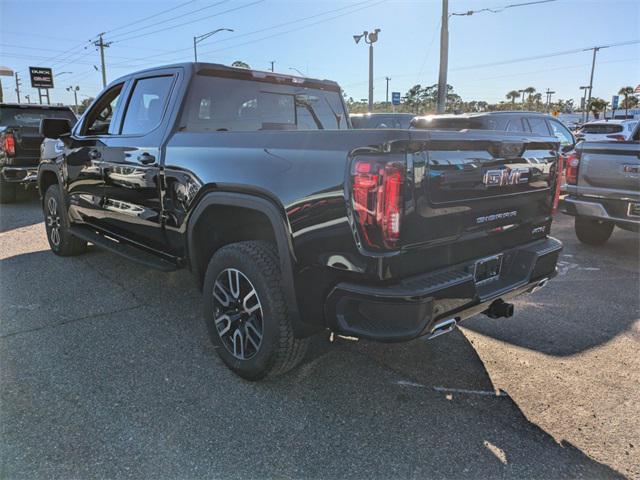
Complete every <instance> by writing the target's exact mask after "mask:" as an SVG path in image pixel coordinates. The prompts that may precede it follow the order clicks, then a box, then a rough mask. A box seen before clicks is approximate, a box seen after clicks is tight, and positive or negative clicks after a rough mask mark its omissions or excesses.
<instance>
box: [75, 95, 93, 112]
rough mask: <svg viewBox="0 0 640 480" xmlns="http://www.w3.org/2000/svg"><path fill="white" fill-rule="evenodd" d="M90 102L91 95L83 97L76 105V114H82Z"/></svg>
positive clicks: (91, 100)
mask: <svg viewBox="0 0 640 480" xmlns="http://www.w3.org/2000/svg"><path fill="white" fill-rule="evenodd" d="M91 102H93V97H87V98H83V99H82V100H81V101H80V105H78V114H79V115H82V114H83V113H84V111H85V110H86V109H87V108H89V105H91Z"/></svg>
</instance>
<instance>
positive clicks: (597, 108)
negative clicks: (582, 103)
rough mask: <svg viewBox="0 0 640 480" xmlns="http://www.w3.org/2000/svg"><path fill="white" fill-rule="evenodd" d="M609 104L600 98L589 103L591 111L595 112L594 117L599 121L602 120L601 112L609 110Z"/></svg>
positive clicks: (594, 98) (595, 98)
mask: <svg viewBox="0 0 640 480" xmlns="http://www.w3.org/2000/svg"><path fill="white" fill-rule="evenodd" d="M608 104H609V102H607V101H606V100H603V99H601V98H598V97H593V98H592V99H591V102H590V103H589V110H591V111H592V112H593V116H594V117H595V118H596V119H598V118H600V112H602V111H603V110H606V109H607V105H608Z"/></svg>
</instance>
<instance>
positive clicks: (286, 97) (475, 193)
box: [39, 64, 561, 379]
mask: <svg viewBox="0 0 640 480" xmlns="http://www.w3.org/2000/svg"><path fill="white" fill-rule="evenodd" d="M153 82H155V83H153ZM217 87H220V88H221V87H224V90H217V89H216V88H217ZM138 89H141V90H143V89H146V90H144V91H145V94H146V95H147V96H151V97H152V98H153V97H159V100H158V102H153V101H149V102H148V106H143V104H142V102H140V103H138V100H137V97H136V93H137V90H138ZM221 91H224V95H220V94H219V92H221ZM216 92H218V93H216ZM216 95H217V96H216ZM122 97H124V98H126V99H127V100H126V102H125V101H123V100H118V99H119V98H122ZM160 99H162V100H160ZM162 102H164V104H163V103H162ZM234 102H235V103H234ZM113 104H115V105H116V108H115V111H111V110H109V108H111V107H108V105H113ZM123 105H130V106H129V107H128V108H127V110H126V111H124V107H123ZM131 105H133V107H132V106H131ZM163 105H164V106H163ZM212 105H213V106H217V107H218V110H215V109H213V110H212V109H211V106H212ZM225 108H226V109H227V110H224V109H225ZM137 109H143V110H145V113H144V114H142V115H139V114H138V113H137V111H138V110H137ZM221 110H224V113H221ZM103 111H104V112H106V113H104V114H100V112H103ZM291 111H294V112H296V114H295V115H292V116H288V112H291ZM153 115H157V118H158V119H159V123H158V124H156V125H155V126H153V124H152V123H150V120H149V119H150V118H151V117H152V116H153ZM129 117H131V118H133V119H134V120H131V124H132V125H134V126H133V127H131V129H134V130H132V131H134V132H136V131H138V130H140V131H142V132H143V133H140V134H138V133H135V134H128V132H127V128H128V127H127V125H128V122H129V121H130V120H129ZM135 122H137V123H135ZM346 122H347V116H346V110H345V109H344V104H343V103H342V100H341V96H340V93H339V88H338V87H337V85H336V84H334V83H333V82H327V81H318V80H312V79H300V78H298V77H290V76H282V75H274V74H270V73H264V72H252V71H247V70H242V69H233V68H229V67H223V66H217V65H209V64H180V65H175V66H168V67H162V68H160V69H152V70H148V71H144V72H139V73H136V74H132V75H130V76H127V77H123V78H122V79H118V80H116V81H114V82H113V83H112V85H110V86H109V87H107V89H106V91H105V93H104V94H103V96H101V97H99V98H98V99H97V100H96V102H95V103H94V105H92V106H91V107H90V108H89V109H88V111H87V113H86V114H85V116H84V117H83V119H81V121H80V122H79V124H78V125H77V126H76V128H75V129H74V130H73V132H72V133H71V134H70V136H68V137H65V136H64V135H63V137H62V138H63V141H64V142H65V153H64V155H62V156H61V157H59V158H57V159H52V160H48V161H45V162H43V164H42V165H41V167H40V172H39V185H40V190H41V192H42V193H43V195H44V205H43V206H44V208H45V216H46V218H47V225H48V227H47V228H48V230H47V231H48V234H49V235H48V238H49V242H50V244H51V246H52V250H53V251H54V252H56V253H58V254H63V253H64V252H66V250H64V251H62V252H61V249H60V247H59V246H58V247H57V246H56V245H55V243H52V232H53V231H54V230H56V228H58V227H56V225H59V224H60V222H58V221H57V220H56V218H57V215H59V214H61V215H62V216H63V217H64V220H65V221H63V222H62V227H60V228H61V232H62V238H63V239H65V238H67V237H66V235H67V233H69V234H70V235H71V236H73V237H76V238H81V239H84V240H85V241H86V240H89V241H92V242H94V243H97V244H99V245H101V246H104V247H106V248H110V249H112V250H114V251H121V253H123V254H126V255H127V256H131V252H132V251H135V250H137V251H140V252H143V253H144V259H145V264H147V265H149V264H150V263H153V260H152V259H151V258H150V256H152V257H154V258H156V259H157V263H158V266H159V267H163V269H166V268H164V267H166V266H167V265H174V266H175V268H179V267H181V266H188V267H190V268H191V270H192V271H193V272H194V273H195V274H196V276H197V277H198V278H199V279H200V280H201V282H202V283H203V288H204V290H203V293H204V295H205V298H209V299H210V301H207V302H205V303H206V305H207V307H206V308H207V309H208V310H207V311H206V312H205V313H206V315H207V317H211V316H213V317H215V318H216V320H215V322H214V321H213V320H211V318H208V319H207V322H208V323H207V325H208V326H209V328H210V335H211V338H212V341H213V342H214V343H215V344H219V345H222V346H224V347H225V348H221V349H219V353H220V354H221V357H222V358H223V360H224V361H225V363H227V365H228V366H230V368H232V369H233V370H234V371H236V373H239V374H240V375H242V376H245V377H246V378H252V379H256V378H261V377H262V376H264V375H266V374H268V373H269V372H273V371H275V370H277V371H280V370H283V369H286V368H285V367H284V366H285V365H287V366H291V365H293V364H295V362H294V361H293V360H292V359H293V358H294V357H295V358H298V356H300V355H301V353H300V352H301V351H302V347H300V345H302V344H301V343H300V342H302V339H304V338H305V337H307V336H308V335H310V334H313V333H314V332H317V331H320V330H322V329H326V328H329V329H331V330H333V331H336V332H338V333H344V334H349V335H356V336H359V337H363V338H371V339H375V340H380V341H403V340H408V339H411V338H415V337H417V336H421V335H436V334H438V333H442V332H443V331H445V330H447V329H450V328H451V326H452V325H455V323H456V322H457V321H459V320H462V319H464V318H467V317H468V316H470V315H474V314H476V313H480V312H486V313H487V314H488V315H490V316H494V317H499V316H510V315H511V314H512V313H513V307H512V306H511V305H510V304H508V303H506V302H505V300H508V299H509V298H511V297H513V296H514V295H517V294H520V293H523V292H530V291H533V290H535V289H536V288H539V287H541V286H543V285H544V284H545V283H546V282H547V281H548V280H549V279H550V278H551V277H553V276H554V275H555V265H556V262H557V258H558V254H559V252H560V250H561V244H560V243H559V242H558V241H557V240H555V239H552V238H550V237H549V236H548V233H549V228H550V223H551V211H552V208H553V202H554V198H555V196H556V194H557V190H558V187H559V185H558V182H557V178H558V175H557V171H556V168H557V158H558V153H557V150H558V142H557V140H556V139H555V138H550V137H542V136H538V135H533V134H524V135H523V134H516V133H506V132H492V131H472V130H469V131H462V132H440V131H419V130H396V129H378V130H366V129H363V130H353V129H350V128H348V125H347V123H346ZM141 125H142V126H141ZM144 125H147V127H145V126H144ZM247 125H252V126H251V127H247ZM51 126H53V123H52V122H48V123H47V122H43V126H42V129H43V131H46V130H47V129H48V127H51ZM58 126H59V125H58ZM94 126H95V128H96V129H97V130H96V133H94V134H92V133H91V132H92V130H91V128H94ZM325 127H327V128H325ZM135 129H137V130H135ZM107 130H108V132H109V133H107ZM58 185H60V187H62V192H61V193H60V195H58V193H57V192H58V189H60V187H59V186H58ZM51 198H53V199H54V204H56V205H57V203H56V202H62V203H63V204H64V207H65V209H64V210H62V211H61V212H60V211H59V210H55V209H54V210H55V212H54V213H55V214H54V213H51V212H48V211H47V208H48V206H49V204H48V202H49V201H50V200H51ZM56 222H57V223H56ZM50 224H52V225H53V227H51V226H50ZM67 226H68V229H66V230H65V228H66V227H67ZM67 230H68V232H67ZM59 233H60V232H59ZM114 242H115V243H117V245H116V246H114V245H113V244H114ZM125 250H126V252H125ZM242 252H244V253H242ZM141 255H142V253H141ZM246 262H249V263H246ZM251 262H253V263H251ZM274 262H275V263H274ZM257 264H260V265H263V270H264V273H261V272H258V271H255V265H257ZM269 265H277V267H276V268H277V273H276V272H274V271H273V269H272V267H271V266H269ZM227 274H228V278H227V276H226V275H227ZM216 275H217V277H216ZM274 275H277V278H276V276H274ZM274 283H275V284H277V285H275V286H274V285H273V284H274ZM225 285H226V286H225ZM276 287H277V288H276ZM274 289H275V290H274ZM241 292H244V293H242V294H241ZM238 295H240V297H242V295H244V301H242V302H240V304H239V305H236V303H234V302H235V300H233V299H232V298H231V297H233V296H235V298H238ZM280 295H281V296H282V298H283V301H284V302H285V305H286V313H285V310H283V308H284V307H282V306H281V304H279V303H278V301H276V300H274V299H276V298H279V296H280ZM257 298H260V299H261V301H263V300H264V299H265V298H266V299H268V301H265V303H266V305H262V303H260V302H259V303H258V304H257V305H254V306H251V305H248V304H250V303H251V302H252V301H254V300H255V299H257ZM273 302H275V303H273ZM256 309H259V312H261V313H260V316H259V319H257V318H254V317H253V316H250V317H249V318H248V319H247V318H245V317H242V315H245V314H246V315H253V312H254V311H256ZM270 311H278V312H281V313H280V314H279V315H280V317H278V319H277V322H280V323H279V325H280V330H279V331H280V332H281V334H282V335H283V336H281V337H280V340H278V341H279V342H280V343H279V345H280V347H279V348H280V350H278V348H275V347H264V349H266V351H267V352H270V353H262V352H263V350H261V349H260V348H259V346H260V345H262V343H261V341H262V340H261V339H262V338H263V335H264V338H265V340H264V341H265V342H267V343H269V342H276V340H267V337H268V334H269V331H270V330H271V329H272V328H275V327H273V326H272V325H271V323H270V322H274V320H269V321H267V320H268V317H269V315H268V312H270ZM216 312H219V313H216ZM222 312H225V313H224V314H222ZM238 312H240V313H238ZM243 312H244V313H243ZM263 315H264V316H263ZM243 318H244V319H243ZM235 322H239V323H238V324H236V323H235ZM243 322H247V323H246V326H245V323H243ZM251 322H253V323H251ZM277 322H276V325H277V324H278V323H277ZM258 323H259V328H258V327H257V326H256V325H257V324H258ZM237 325H239V326H237ZM290 327H291V328H292V330H291V332H292V333H291V336H290V335H289V333H287V332H289V331H290V330H289V328H290ZM258 330H260V332H261V333H260V335H258V333H256V332H258ZM275 331H276V330H274V331H273V332H275ZM282 332H284V333H282ZM252 335H254V336H253V337H252ZM272 335H276V334H275V333H272ZM258 337H259V338H258ZM292 338H293V340H292ZM295 339H300V342H298V341H297V340H295ZM270 348H271V350H270ZM247 352H249V353H250V355H251V359H249V358H247ZM278 352H279V353H278ZM262 355H269V356H268V357H265V358H262ZM270 362H275V363H270ZM273 365H278V366H277V367H274V366H273ZM287 368H288V367H287Z"/></svg>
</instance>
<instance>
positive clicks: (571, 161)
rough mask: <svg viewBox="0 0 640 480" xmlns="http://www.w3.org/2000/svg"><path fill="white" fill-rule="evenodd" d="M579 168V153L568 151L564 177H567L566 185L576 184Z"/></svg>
mask: <svg viewBox="0 0 640 480" xmlns="http://www.w3.org/2000/svg"><path fill="white" fill-rule="evenodd" d="M579 168H580V155H579V154H578V153H577V152H576V153H570V154H569V155H567V161H566V168H565V171H564V173H565V178H566V179H567V185H577V184H578V169H579Z"/></svg>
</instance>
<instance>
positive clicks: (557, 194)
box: [551, 155, 565, 215]
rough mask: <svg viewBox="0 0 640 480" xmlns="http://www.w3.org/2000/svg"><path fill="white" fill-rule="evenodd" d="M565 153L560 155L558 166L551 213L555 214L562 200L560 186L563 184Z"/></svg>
mask: <svg viewBox="0 0 640 480" xmlns="http://www.w3.org/2000/svg"><path fill="white" fill-rule="evenodd" d="M564 158H565V157H564V155H560V156H559V157H558V166H557V168H556V191H555V193H554V194H553V207H552V208H551V214H552V215H555V213H556V212H557V211H558V203H559V202H560V186H561V185H562V172H563V171H564Z"/></svg>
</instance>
